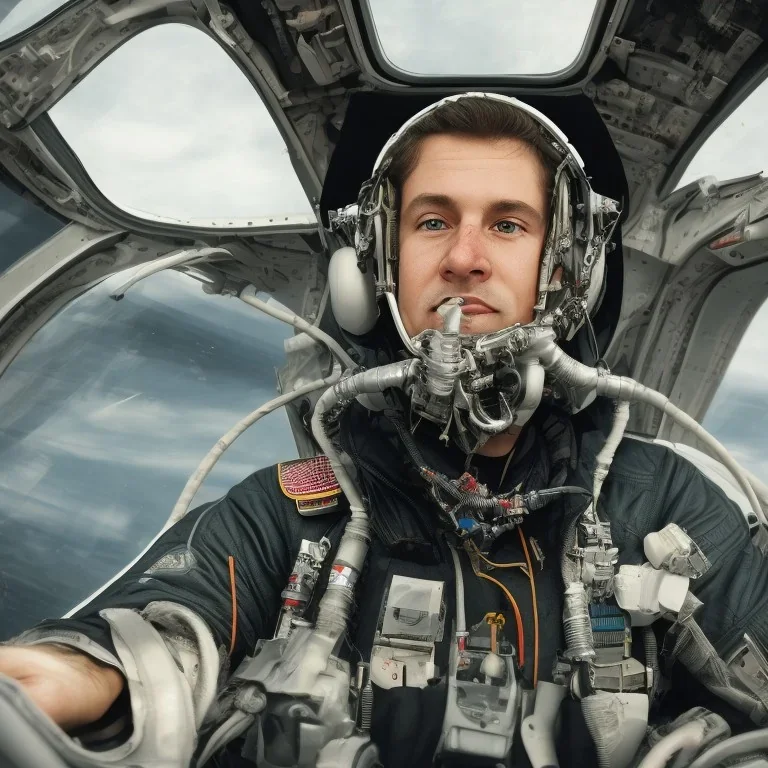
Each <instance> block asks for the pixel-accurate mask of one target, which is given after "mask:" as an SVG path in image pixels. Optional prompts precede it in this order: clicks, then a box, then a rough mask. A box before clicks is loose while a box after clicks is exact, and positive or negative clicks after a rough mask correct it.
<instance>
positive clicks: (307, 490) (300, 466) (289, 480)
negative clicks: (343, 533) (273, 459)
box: [277, 456, 341, 515]
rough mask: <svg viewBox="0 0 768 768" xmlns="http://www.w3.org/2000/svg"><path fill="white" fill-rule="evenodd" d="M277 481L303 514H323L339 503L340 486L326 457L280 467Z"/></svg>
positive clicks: (291, 462)
mask: <svg viewBox="0 0 768 768" xmlns="http://www.w3.org/2000/svg"><path fill="white" fill-rule="evenodd" d="M277 478H278V481H279V483H280V490H281V491H282V492H283V494H285V495H286V496H287V497H288V498H289V499H293V500H294V501H295V502H296V509H298V511H299V512H300V513H301V514H302V515H320V514H323V513H324V512H328V511H330V510H331V509H334V508H335V507H337V506H338V504H339V496H340V495H341V486H340V485H339V481H338V480H337V479H336V475H335V474H334V473H333V469H332V468H331V462H330V460H329V459H328V457H327V456H314V457H313V458H311V459H296V460H294V461H286V462H283V463H282V464H278V465H277Z"/></svg>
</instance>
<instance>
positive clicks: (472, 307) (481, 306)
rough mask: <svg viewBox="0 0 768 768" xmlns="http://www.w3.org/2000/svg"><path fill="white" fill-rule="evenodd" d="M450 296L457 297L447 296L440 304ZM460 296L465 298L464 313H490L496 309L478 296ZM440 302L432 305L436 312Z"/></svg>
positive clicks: (462, 308) (462, 307)
mask: <svg viewBox="0 0 768 768" xmlns="http://www.w3.org/2000/svg"><path fill="white" fill-rule="evenodd" d="M449 298H455V297H446V298H445V299H443V300H442V301H441V302H440V304H444V303H445V302H446V301H447V300H448V299H449ZM458 298H461V299H464V303H463V304H462V305H461V312H462V314H464V315H489V314H491V313H492V312H495V311H496V310H495V309H494V308H493V307H491V306H490V305H488V304H486V303H485V302H484V301H483V300H482V299H480V298H478V297H477V296H459V297H458ZM440 304H436V305H435V306H434V307H432V311H433V312H436V311H437V308H438V307H439V306H440Z"/></svg>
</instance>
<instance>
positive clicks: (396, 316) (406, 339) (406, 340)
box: [384, 291, 419, 357]
mask: <svg viewBox="0 0 768 768" xmlns="http://www.w3.org/2000/svg"><path fill="white" fill-rule="evenodd" d="M384 296H386V299H387V304H388V305H389V311H390V313H391V315H392V319H393V320H394V322H395V328H396V329H397V334H398V336H400V340H401V341H402V342H403V344H405V348H406V349H407V350H408V351H409V352H410V353H411V354H412V355H416V356H417V357H418V356H419V352H418V350H417V349H416V348H415V347H414V346H413V342H412V341H411V338H410V336H408V332H407V331H406V330H405V326H404V325H403V319H402V318H401V317H400V310H399V309H398V308H397V299H396V298H395V295H394V294H393V293H390V292H389V291H387V292H386V293H385V294H384Z"/></svg>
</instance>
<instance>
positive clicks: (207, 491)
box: [0, 272, 296, 641]
mask: <svg viewBox="0 0 768 768" xmlns="http://www.w3.org/2000/svg"><path fill="white" fill-rule="evenodd" d="M125 279H126V278H125V275H124V274H122V275H120V274H118V275H114V276H113V277H112V278H110V279H109V280H106V281H105V282H103V283H102V284H100V285H99V286H97V287H96V288H94V289H92V290H91V291H89V292H88V293H86V294H84V295H83V296H81V297H80V298H79V299H77V300H76V301H74V302H72V303H71V304H70V305H69V306H67V308H66V309H64V310H63V311H61V312H60V313H59V314H58V315H56V317H55V318H54V319H53V320H51V321H50V322H48V323H47V324H46V325H45V326H44V327H43V328H42V329H41V330H40V331H39V332H38V333H37V334H36V335H35V336H34V338H33V339H32V341H31V342H29V343H28V344H27V345H26V346H25V347H24V349H23V350H22V351H21V353H20V354H19V355H18V356H17V357H16V359H15V360H14V361H13V362H12V363H11V365H10V366H9V368H8V370H7V371H6V372H5V373H4V374H3V377H2V381H3V386H2V387H0V455H1V456H2V462H0V491H1V492H0V530H1V531H2V535H0V641H2V640H5V639H8V638H9V637H11V636H12V635H14V634H16V633H17V632H19V631H21V630H22V629H24V628H26V627H29V626H32V625H33V624H35V623H36V622H38V621H40V620H41V619H43V618H45V617H49V616H58V615H62V614H63V613H65V612H66V611H68V610H69V609H71V608H72V607H74V606H75V605H76V604H77V603H79V602H80V601H82V600H84V599H85V598H86V597H88V595H90V594H91V593H92V592H93V591H95V590H96V589H97V588H99V587H100V586H101V585H102V584H104V582H106V581H107V580H108V579H109V578H111V577H112V576H113V575H114V574H115V573H116V572H117V571H119V570H120V569H121V568H123V566H125V565H127V563H128V562H129V561H130V560H132V559H133V558H134V557H135V556H136V555H138V554H139V552H140V551H141V550H142V549H143V548H144V547H145V546H146V545H147V543H148V542H149V541H150V540H151V539H152V538H153V537H154V536H155V534H157V532H158V531H159V530H160V528H161V527H162V526H163V524H164V523H165V521H166V519H167V518H168V516H169V514H170V512H171V509H172V508H173V505H174V503H175V502H176V499H177V498H178V496H179V494H180V493H181V490H182V488H183V487H184V484H185V483H186V481H187V478H188V476H189V475H190V474H191V473H192V471H193V470H194V469H195V468H196V467H197V465H198V463H199V462H200V461H201V459H202V458H203V457H204V456H205V454H206V453H207V452H208V450H209V449H210V448H211V447H212V446H213V445H214V444H215V442H216V440H217V439H218V438H219V437H220V436H221V435H222V434H223V433H224V432H225V431H226V430H227V429H229V427H230V426H232V425H233V424H234V423H235V422H236V421H238V420H239V419H240V418H242V417H243V416H244V415H245V414H246V413H248V412H250V411H251V410H253V409H254V408H256V407H257V406H258V405H261V404H262V403H264V402H265V401H267V400H269V399H271V398H272V397H274V396H275V394H276V392H275V373H274V370H275V368H276V367H278V366H280V365H281V364H282V362H283V340H284V339H285V338H287V337H288V336H289V335H291V328H290V327H289V326H287V325H285V324H283V323H280V322H277V321H275V320H272V319H271V318H268V317H266V316H264V315H262V314H261V313H259V312H257V311H256V310H254V309H251V308H250V307H248V306H246V305H245V304H243V303H242V302H239V301H236V300H234V299H229V300H228V299H227V298H224V297H222V296H207V295H206V294H204V293H203V291H202V290H201V287H200V283H198V282H197V281H195V280H192V279H191V278H189V277H186V276H182V275H180V274H178V273H176V272H163V273H161V274H158V275H155V276H154V277H151V278H148V279H146V280H144V281H142V282H141V283H139V284H137V285H136V286H134V287H133V288H132V289H131V290H130V291H129V292H128V293H127V294H126V295H125V298H124V299H123V300H122V301H120V302H115V301H114V300H112V299H111V298H110V297H109V294H110V292H111V291H114V290H115V289H116V288H117V287H119V286H120V285H122V283H124V282H125ZM295 455H296V448H295V444H294V441H293V437H292V434H291V431H290V429H289V427H288V421H287V417H286V415H285V412H284V411H282V410H280V411H277V412H275V413H272V414H269V415H268V416H266V417H265V418H264V419H263V421H261V422H259V423H258V424H257V425H255V426H254V427H253V428H252V429H250V430H248V431H247V432H246V433H245V434H244V435H243V436H242V437H241V438H240V439H239V440H238V441H237V442H235V444H234V445H233V446H232V448H231V449H230V450H229V451H228V452H227V453H226V454H225V455H224V457H223V459H222V460H221V461H220V462H219V463H218V465H217V466H216V467H215V469H214V471H213V472H212V473H211V475H210V476H209V477H208V479H207V480H206V482H205V484H204V485H203V487H202V488H201V490H200V491H199V493H198V495H197V497H196V498H195V500H194V502H193V506H197V505H199V504H203V503H205V502H210V501H212V500H214V499H217V498H219V497H220V496H222V495H224V494H225V493H226V492H227V491H228V490H229V488H230V487H231V486H233V485H235V484H236V483H238V482H240V481H241V480H243V479H244V478H245V477H247V476H248V475H249V474H250V473H252V472H253V471H255V470H256V469H257V468H259V467H262V466H266V465H269V464H273V463H275V462H277V461H281V460H286V459H290V458H293V457H295Z"/></svg>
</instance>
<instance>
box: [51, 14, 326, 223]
mask: <svg viewBox="0 0 768 768" xmlns="http://www.w3.org/2000/svg"><path fill="white" fill-rule="evenodd" d="M50 115H51V118H52V119H53V121H54V123H55V124H56V126H57V128H58V129H59V131H60V132H61V134H62V136H64V138H65V139H66V141H67V142H68V143H69V144H70V146H71V147H72V149H73V150H74V152H75V153H76V154H77V156H78V158H79V159H80V161H81V162H82V164H83V167H84V168H85V170H86V171H87V172H88V174H89V175H90V177H91V179H92V180H93V182H94V183H95V184H96V186H97V187H98V188H99V189H100V190H101V192H102V193H103V194H104V195H105V196H106V197H107V198H109V200H111V201H112V202H113V203H114V204H115V205H117V206H119V207H120V208H122V209H123V210H126V211H128V212H130V213H134V214H136V215H138V216H141V217H143V218H151V219H154V220H159V221H166V222H170V223H174V222H176V223H182V224H187V223H198V224H203V225H205V226H210V225H211V224H212V223H216V224H218V225H222V226H226V225H227V224H228V223H229V222H236V223H237V224H247V223H248V222H251V221H253V219H255V218H258V217H266V216H271V215H273V214H281V215H283V216H290V215H305V216H310V217H311V216H312V208H311V206H310V204H309V201H308V200H307V197H306V195H305V193H304V190H303V189H302V187H301V185H300V183H299V180H298V178H297V176H296V172H295V171H294V170H293V166H292V165H291V161H290V158H289V156H288V150H287V148H286V146H285V142H284V141H283V139H282V136H281V135H280V133H279V132H278V130H277V127H276V125H275V123H274V120H273V119H272V117H271V116H270V115H269V113H268V112H267V110H266V108H265V107H264V105H263V103H262V102H261V99H260V97H259V95H258V93H257V92H256V91H255V89H254V88H253V87H252V86H251V84H250V83H249V82H248V80H246V78H245V76H244V75H243V73H242V72H241V71H240V70H239V69H238V67H237V66H236V65H235V63H234V62H233V61H232V60H231V59H230V58H229V56H227V54H226V53H224V51H223V50H222V49H221V48H220V47H219V45H218V44H217V43H215V42H214V41H213V40H211V39H210V38H209V37H207V36H206V35H205V34H204V33H203V32H201V31H200V30H197V29H194V28H192V27H188V26H185V25H183V24H163V25H161V26H159V27H154V28H152V29H149V30H147V31H146V32H142V33H141V34H140V35H138V36H137V37H134V38H132V39H131V40H129V41H128V42H127V43H126V44H125V45H123V46H121V47H120V48H118V49H117V50H116V51H115V52H114V53H113V54H111V55H110V56H108V57H107V58H106V59H105V60H104V61H102V62H101V63H100V64H99V65H98V66H97V67H96V68H95V69H94V71H93V72H91V73H90V74H89V75H88V76H87V77H86V78H85V79H84V80H83V81H82V82H81V83H80V84H79V85H77V86H76V87H75V88H74V89H73V90H72V91H70V92H69V93H68V94H67V95H66V96H65V97H64V98H63V99H62V100H61V101H60V102H59V103H58V104H56V105H55V106H54V107H53V108H52V109H51V110H50ZM312 220H313V219H310V221H312Z"/></svg>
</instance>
